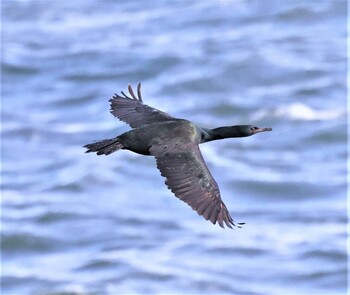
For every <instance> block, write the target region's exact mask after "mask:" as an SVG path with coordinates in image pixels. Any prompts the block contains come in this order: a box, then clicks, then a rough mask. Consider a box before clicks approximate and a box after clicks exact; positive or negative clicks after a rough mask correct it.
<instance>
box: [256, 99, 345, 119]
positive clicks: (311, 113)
mask: <svg viewBox="0 0 350 295" xmlns="http://www.w3.org/2000/svg"><path fill="white" fill-rule="evenodd" d="M345 115H346V110H344V109H339V108H337V109H330V110H316V109H313V108H311V107H309V106H307V105H305V104H303V103H300V102H295V103H291V104H287V105H282V106H279V107H276V108H270V109H264V110H260V111H257V112H256V113H254V114H253V119H254V120H261V119H265V118H271V117H273V118H281V117H284V118H289V119H294V120H304V121H316V120H321V121H324V120H334V119H339V118H342V117H344V116H345Z"/></svg>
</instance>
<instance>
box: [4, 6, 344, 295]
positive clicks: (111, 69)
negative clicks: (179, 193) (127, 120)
mask: <svg viewBox="0 0 350 295" xmlns="http://www.w3.org/2000/svg"><path fill="white" fill-rule="evenodd" d="M1 5H2V23H1V26H2V52H1V53H2V58H1V74H2V77H1V78H2V80H1V81H2V82H1V87H2V89H1V90H2V92H1V132H2V133H1V198H2V207H1V251H2V257H1V275H2V279H1V292H2V294H16V295H17V294H110V295H114V294H346V293H347V284H348V275H349V274H348V264H347V245H346V242H347V223H348V220H347V177H346V175H347V167H346V165H347V164H346V163H347V128H348V127H347V111H346V110H347V98H346V94H347V89H346V76H347V67H346V39H347V31H346V22H347V2H346V1H345V0H344V1H343V0H309V1H303V0H288V1H277V0H275V1H273V0H259V1H258V0H251V1H248V0H235V1H233V0H232V1H230V0H221V1H219V0H216V1H215V0H214V1H209V0H205V1H141V0H140V1H110V0H78V1H68V0H57V1H43V0H42V1H34V0H21V1H20V0H4V1H2V3H1ZM139 81H140V82H142V85H143V97H144V101H145V103H147V104H149V105H151V106H153V107H156V108H159V109H161V110H163V111H166V112H168V113H170V114H172V115H173V116H177V117H181V118H186V119H189V120H192V121H193V122H195V123H196V124H198V125H200V126H203V127H207V128H211V127H218V126H223V125H235V124H254V125H258V126H266V127H272V128H273V132H269V133H266V134H265V133H262V134H258V135H255V136H253V137H248V138H241V139H227V140H224V141H218V142H212V143H207V144H204V145H202V146H201V150H202V152H203V156H204V158H205V160H206V162H207V164H208V166H209V167H210V170H211V171H212V174H213V175H214V177H215V179H216V180H217V182H218V184H219V186H220V189H221V194H222V198H223V200H224V201H225V203H226V205H227V207H228V208H229V210H230V212H231V215H232V216H233V218H234V219H235V220H237V221H238V222H246V225H245V226H244V227H243V228H242V229H237V230H230V229H225V230H224V229H221V228H220V227H219V226H217V225H216V226H214V225H212V224H211V223H210V222H208V221H206V220H204V219H203V218H202V217H200V216H198V215H197V213H195V212H194V211H192V210H191V208H190V207H188V206H187V205H186V204H185V203H182V202H181V201H179V200H178V199H176V198H175V197H174V196H173V195H172V194H171V192H170V191H168V190H167V189H166V187H165V185H164V179H163V178H162V177H161V176H160V173H159V172H158V171H157V169H156V167H155V161H154V159H153V158H152V157H143V156H139V155H136V154H132V153H130V152H127V151H119V152H117V153H115V154H112V155H110V156H108V157H104V156H101V157H97V156H96V155H95V154H84V151H85V150H84V149H83V148H82V146H83V145H85V144H87V143H90V142H92V141H94V140H98V139H104V138H109V137H113V136H116V135H118V134H120V133H122V132H124V131H126V130H128V127H127V126H126V125H125V124H123V123H122V122H119V121H117V120H116V119H115V118H113V117H112V116H111V114H110V113H109V103H108V99H109V98H110V97H111V96H112V95H113V93H115V92H119V91H121V90H123V91H125V90H126V88H127V83H129V82H130V83H132V84H133V85H135V86H136V84H137V83H138V82H139Z"/></svg>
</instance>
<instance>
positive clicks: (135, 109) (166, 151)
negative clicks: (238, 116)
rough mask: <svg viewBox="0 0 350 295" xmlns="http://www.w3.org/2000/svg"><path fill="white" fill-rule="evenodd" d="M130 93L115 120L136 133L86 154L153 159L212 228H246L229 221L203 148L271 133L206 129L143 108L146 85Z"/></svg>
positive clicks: (114, 107)
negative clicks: (121, 154) (210, 143)
mask: <svg viewBox="0 0 350 295" xmlns="http://www.w3.org/2000/svg"><path fill="white" fill-rule="evenodd" d="M128 90H129V92H130V96H131V97H130V96H128V95H126V94H125V93H124V92H123V91H122V92H121V95H122V96H121V95H118V94H115V95H114V96H113V97H112V98H111V99H110V100H109V102H110V103H111V109H110V111H111V113H112V114H113V116H115V117H117V118H118V119H119V120H121V121H123V122H125V123H127V124H129V125H130V126H131V127H132V130H130V131H128V132H125V133H123V134H121V135H119V136H117V137H115V138H112V139H105V140H101V141H98V142H94V143H91V144H87V145H85V146H84V147H85V148H87V151H86V152H87V153H89V152H96V153H97V155H109V154H111V153H113V152H115V151H117V150H119V149H125V150H129V151H132V152H134V153H137V154H141V155H151V156H154V157H155V158H156V162H157V167H158V169H159V170H160V172H161V175H162V176H164V177H165V178H166V181H165V184H166V185H167V186H168V188H169V189H170V190H171V191H172V192H173V193H174V194H175V196H176V197H178V198H179V199H180V200H182V201H184V202H186V203H187V204H188V205H190V206H191V207H192V209H193V210H195V211H196V212H197V213H198V214H199V215H202V216H203V217H204V218H205V219H206V220H210V221H211V222H212V223H213V224H215V223H216V222H218V223H219V225H220V226H221V227H223V228H224V224H226V226H228V227H230V228H232V225H233V226H237V227H240V226H241V225H242V224H244V223H237V222H235V221H234V220H233V219H232V217H231V216H230V213H229V212H228V210H227V208H226V206H225V204H224V202H223V201H222V199H221V197H220V191H219V187H218V185H217V183H216V181H215V180H214V178H213V176H212V175H211V173H210V171H209V169H208V167H207V165H206V164H205V162H204V159H203V157H202V154H201V152H200V149H199V146H198V145H199V144H201V143H203V142H208V141H212V140H218V139H224V138H230V137H245V136H251V135H254V134H256V133H259V132H264V131H271V130H272V128H259V127H256V126H253V125H235V126H228V127H219V128H215V129H206V128H201V127H198V126H196V125H195V124H193V123H192V122H190V121H188V120H184V119H178V118H174V117H172V116H170V115H169V114H167V113H164V112H161V111H159V110H157V109H155V108H152V107H149V106H148V105H145V104H143V101H142V96H141V83H139V84H138V86H137V96H136V95H135V93H134V91H133V89H132V87H131V85H130V84H129V85H128Z"/></svg>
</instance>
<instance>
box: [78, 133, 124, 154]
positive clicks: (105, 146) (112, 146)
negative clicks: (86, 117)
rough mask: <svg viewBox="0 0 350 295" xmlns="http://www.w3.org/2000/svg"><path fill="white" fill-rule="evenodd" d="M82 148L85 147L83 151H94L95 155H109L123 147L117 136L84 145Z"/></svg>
mask: <svg viewBox="0 0 350 295" xmlns="http://www.w3.org/2000/svg"><path fill="white" fill-rule="evenodd" d="M84 148H87V151H86V152H85V153H91V152H96V153H97V155H109V154H111V153H114V152H115V151H118V150H120V149H121V148H123V145H122V144H121V143H120V142H119V139H118V137H115V138H111V139H105V140H101V141H97V142H94V143H90V144H87V145H84Z"/></svg>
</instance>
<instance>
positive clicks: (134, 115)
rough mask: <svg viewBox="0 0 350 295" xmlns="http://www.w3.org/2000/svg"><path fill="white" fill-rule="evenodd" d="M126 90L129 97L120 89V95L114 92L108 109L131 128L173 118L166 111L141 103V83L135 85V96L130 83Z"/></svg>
mask: <svg viewBox="0 0 350 295" xmlns="http://www.w3.org/2000/svg"><path fill="white" fill-rule="evenodd" d="M128 90H129V93H130V95H131V97H130V96H128V95H126V94H125V93H124V92H123V91H122V92H121V94H122V96H121V95H119V94H115V95H114V96H113V97H112V98H111V99H110V100H109V102H110V103H111V109H110V111H111V113H112V115H113V116H114V117H117V118H118V119H119V120H120V121H123V122H125V123H127V124H129V125H130V126H131V127H132V128H138V127H141V126H143V125H148V124H152V123H155V122H159V121H164V120H171V119H174V118H173V117H172V116H170V115H169V114H167V113H164V112H162V111H160V110H157V109H155V108H152V107H150V106H148V105H145V104H143V102H142V96H141V83H139V84H138V86H137V96H136V95H135V93H134V91H133V90H132V87H131V85H130V84H129V85H128Z"/></svg>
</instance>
